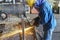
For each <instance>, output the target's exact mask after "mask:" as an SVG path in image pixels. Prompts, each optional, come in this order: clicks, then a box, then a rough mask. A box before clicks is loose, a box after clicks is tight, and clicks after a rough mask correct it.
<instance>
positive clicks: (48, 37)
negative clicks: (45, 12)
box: [43, 26, 55, 40]
mask: <svg viewBox="0 0 60 40" xmlns="http://www.w3.org/2000/svg"><path fill="white" fill-rule="evenodd" d="M54 28H55V27H51V26H50V27H49V26H43V31H44V40H52V33H53V31H54Z"/></svg>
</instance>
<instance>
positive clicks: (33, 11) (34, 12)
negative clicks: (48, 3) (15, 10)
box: [31, 7, 39, 14]
mask: <svg viewBox="0 0 60 40" xmlns="http://www.w3.org/2000/svg"><path fill="white" fill-rule="evenodd" d="M31 13H32V14H38V13H39V11H38V10H37V9H35V8H34V7H33V8H32V9H31Z"/></svg>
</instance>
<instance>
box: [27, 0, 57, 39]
mask: <svg viewBox="0 0 60 40" xmlns="http://www.w3.org/2000/svg"><path fill="white" fill-rule="evenodd" d="M26 2H27V4H28V5H29V6H30V7H31V8H32V9H31V13H33V14H38V17H37V18H36V21H37V22H38V23H39V24H42V25H43V31H44V40H52V33H53V31H54V29H55V27H56V19H55V17H54V15H53V12H52V8H51V5H50V4H49V3H48V1H47V0H26Z"/></svg>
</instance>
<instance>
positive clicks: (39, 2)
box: [35, 0, 46, 6]
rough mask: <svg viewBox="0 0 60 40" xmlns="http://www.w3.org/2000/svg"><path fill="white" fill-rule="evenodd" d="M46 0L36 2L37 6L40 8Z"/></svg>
mask: <svg viewBox="0 0 60 40" xmlns="http://www.w3.org/2000/svg"><path fill="white" fill-rule="evenodd" d="M45 1H46V0H36V2H35V6H40V5H41V4H42V3H44V2H45Z"/></svg>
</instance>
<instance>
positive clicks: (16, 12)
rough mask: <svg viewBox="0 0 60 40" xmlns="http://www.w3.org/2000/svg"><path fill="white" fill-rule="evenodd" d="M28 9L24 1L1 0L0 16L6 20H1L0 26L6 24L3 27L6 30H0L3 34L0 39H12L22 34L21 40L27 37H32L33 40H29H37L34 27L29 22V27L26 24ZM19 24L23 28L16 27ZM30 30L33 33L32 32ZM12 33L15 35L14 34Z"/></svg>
mask: <svg viewBox="0 0 60 40" xmlns="http://www.w3.org/2000/svg"><path fill="white" fill-rule="evenodd" d="M26 9H27V8H26V5H25V0H22V1H21V0H1V1H0V11H1V12H0V16H1V17H2V18H5V19H4V20H3V19H2V18H1V19H0V24H1V25H3V24H4V26H3V27H4V29H3V30H0V33H1V34H2V35H0V39H1V38H5V37H10V36H13V35H15V34H17V33H20V36H21V40H25V37H27V36H32V38H33V39H31V38H30V39H29V38H28V39H29V40H36V36H35V31H34V27H33V26H31V25H30V24H29V23H28V22H27V23H28V24H27V25H29V26H27V25H26V22H25V18H26V16H25V13H26V11H27V10H26ZM5 16H6V17H5ZM16 19H17V20H16ZM18 23H21V24H19V25H21V26H18V27H14V25H16V24H18ZM30 26H31V27H30ZM1 27H2V26H1ZM14 28H15V29H16V30H15V29H14ZM26 28H27V29H28V30H27V29H26ZM0 29H1V28H0ZM31 29H32V30H31ZM7 30H8V31H7ZM29 30H30V31H32V32H30V31H29ZM10 31H11V32H10ZM12 31H13V32H14V33H12ZM21 31H22V32H21ZM28 31H29V33H27V32H28ZM10 33H11V34H10ZM21 33H22V34H21ZM33 33H34V34H33ZM28 34H29V35H28ZM30 34H31V35H30ZM28 39H26V40H28Z"/></svg>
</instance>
